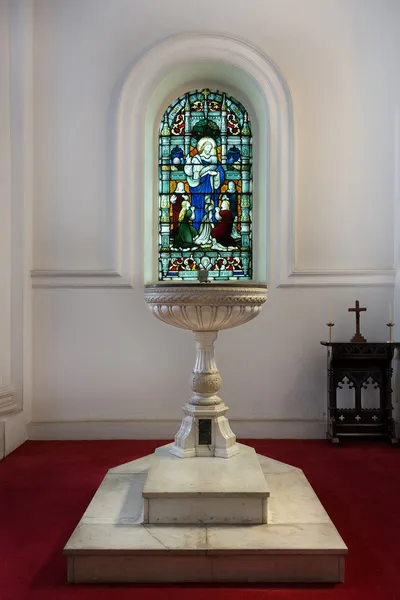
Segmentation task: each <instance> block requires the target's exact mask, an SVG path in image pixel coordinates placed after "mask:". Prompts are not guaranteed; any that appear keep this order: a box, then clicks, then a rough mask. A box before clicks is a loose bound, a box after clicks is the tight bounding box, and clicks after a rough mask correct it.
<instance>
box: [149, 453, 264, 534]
mask: <svg viewBox="0 0 400 600" xmlns="http://www.w3.org/2000/svg"><path fill="white" fill-rule="evenodd" d="M170 446H171V445H170V444H168V445H167V446H163V447H161V448H158V449H157V451H156V453H155V456H154V457H153V458H152V461H151V466H150V470H149V473H148V476H147V479H146V483H145V485H144V488H143V493H142V496H143V498H144V522H145V523H152V524H153V525H155V524H164V525H167V524H173V523H176V524H181V525H201V524H207V523H209V524H211V523H214V524H220V525H223V524H230V525H233V524H262V523H266V522H267V508H268V506H267V502H268V497H269V490H268V486H267V482H266V480H265V477H264V474H263V472H262V469H261V466H260V462H259V460H258V458H257V455H256V453H255V451H254V448H250V447H249V446H244V445H239V444H238V446H239V448H240V453H239V454H237V455H235V456H233V457H232V458H230V459H229V460H226V459H225V458H216V457H202V458H201V459H200V460H199V458H198V457H196V458H186V459H185V460H182V459H180V458H177V457H175V456H173V455H172V454H171V453H170V452H169V448H170Z"/></svg>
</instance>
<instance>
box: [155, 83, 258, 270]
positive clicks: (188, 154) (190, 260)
mask: <svg viewBox="0 0 400 600" xmlns="http://www.w3.org/2000/svg"><path fill="white" fill-rule="evenodd" d="M252 159H253V153H252V136H251V126H250V121H249V117H248V114H247V112H246V109H245V108H244V106H243V105H242V104H241V103H240V102H239V101H238V100H236V99H234V98H232V97H231V96H229V95H228V94H225V93H224V92H222V91H218V90H210V89H204V90H192V91H190V92H187V93H186V94H183V95H182V96H180V97H179V98H177V99H176V100H175V101H174V102H172V104H171V105H170V106H169V107H168V108H167V110H166V111H165V113H164V115H163V118H162V121H161V124H160V130H159V158H158V169H159V221H158V223H159V226H158V232H159V233H158V253H159V271H158V278H159V280H160V281H168V280H175V281H179V280H194V279H197V271H198V270H199V269H206V270H207V271H208V275H209V279H210V280H214V279H215V280H239V279H244V280H247V279H252V264H253V260H252V258H253V257H252V238H253V233H252V187H253V185H252V184H253V180H252Z"/></svg>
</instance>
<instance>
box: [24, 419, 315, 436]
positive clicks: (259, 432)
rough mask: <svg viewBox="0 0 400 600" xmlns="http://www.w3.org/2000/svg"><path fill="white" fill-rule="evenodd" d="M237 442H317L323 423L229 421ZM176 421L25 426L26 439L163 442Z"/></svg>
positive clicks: (260, 420) (299, 420) (264, 420)
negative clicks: (269, 439) (240, 440)
mask: <svg viewBox="0 0 400 600" xmlns="http://www.w3.org/2000/svg"><path fill="white" fill-rule="evenodd" d="M230 424H231V427H232V429H233V431H234V432H235V434H236V435H237V437H238V438H241V439H251V438H255V439H265V438H271V439H273V438H275V439H277V438H279V439H284V438H286V439H290V438H297V439H321V438H324V437H325V433H326V422H325V421H323V420H322V421H319V420H311V419H310V420H307V419H254V420H244V419H243V420H241V419H237V420H236V419H230ZM178 428H179V421H178V420H155V419H154V420H152V419H148V420H130V421H52V422H50V421H33V422H31V423H29V424H28V439H29V440H112V439H136V440H151V439H153V440H156V439H160V440H167V439H173V437H174V436H175V434H176V432H177V431H178Z"/></svg>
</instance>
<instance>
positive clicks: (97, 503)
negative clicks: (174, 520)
mask: <svg viewBox="0 0 400 600" xmlns="http://www.w3.org/2000/svg"><path fill="white" fill-rule="evenodd" d="M243 450H245V448H243ZM160 452H161V454H162V453H163V452H165V450H160ZM238 456H239V455H238ZM176 460H178V461H180V459H176ZM189 460H191V459H185V460H184V461H180V462H185V463H187V461H189ZM193 460H195V461H203V460H205V459H203V458H196V459H193ZM214 460H218V459H214ZM221 460H223V459H221ZM231 460H233V459H229V462H230V461H231ZM258 460H259V462H260V465H261V468H262V471H263V473H264V475H265V477H266V479H267V481H268V488H269V492H270V498H269V503H268V524H261V525H214V524H203V525H170V524H162V525H161V524H156V525H150V524H146V523H144V502H143V498H142V491H143V488H144V486H145V481H146V478H147V474H148V472H149V470H150V467H151V466H152V464H160V463H159V453H156V454H155V455H149V456H146V457H143V458H140V459H138V460H134V461H132V462H129V463H126V464H124V465H121V466H119V467H116V468H114V469H110V471H109V472H108V473H107V475H106V477H105V478H104V480H103V482H102V484H101V485H100V487H99V489H98V491H97V493H96V494H95V496H94V498H93V500H92V502H91V503H90V505H89V507H88V508H87V510H86V512H85V514H84V515H83V517H82V519H81V521H80V523H79V524H78V526H77V528H76V530H75V531H74V533H73V534H72V536H71V538H70V539H69V541H68V543H67V545H66V546H65V549H64V552H65V554H66V555H67V556H68V581H69V582H71V583H98V582H104V583H106V582H107V583H111V582H115V583H117V582H118V583H120V582H125V583H127V582H238V583H239V582H303V583H304V582H307V583H311V582H321V583H322V582H325V583H326V582H331V583H338V582H341V581H343V579H344V557H345V555H346V554H347V548H346V545H345V543H344V542H343V540H342V538H341V537H340V535H339V533H338V532H337V530H336V528H335V527H334V525H333V523H332V522H331V520H330V518H329V516H328V514H327V513H326V511H325V510H324V508H323V506H322V505H321V503H320V502H319V500H318V498H317V496H316V495H315V493H314V491H313V489H312V488H311V486H310V485H309V483H308V481H307V479H306V478H305V476H304V474H303V472H302V471H301V470H299V469H297V468H295V467H291V466H289V465H285V464H283V463H280V462H278V461H275V460H272V459H269V458H267V457H264V456H260V455H258ZM157 461H158V463H157ZM226 462H228V461H226ZM226 462H225V464H226ZM155 468H156V469H157V467H155ZM154 472H156V471H154Z"/></svg>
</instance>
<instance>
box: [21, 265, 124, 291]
mask: <svg viewBox="0 0 400 600" xmlns="http://www.w3.org/2000/svg"><path fill="white" fill-rule="evenodd" d="M31 275H32V287H33V288H34V289H35V288H40V289H52V288H81V289H86V288H97V289H102V288H129V289H130V288H132V285H131V283H130V281H129V279H127V278H125V277H122V275H120V274H119V273H118V272H117V271H114V270H111V269H110V270H104V271H100V270H99V271H97V270H94V271H84V270H82V271H79V270H77V271H75V270H71V271H70V270H51V271H50V270H34V271H32V272H31Z"/></svg>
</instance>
